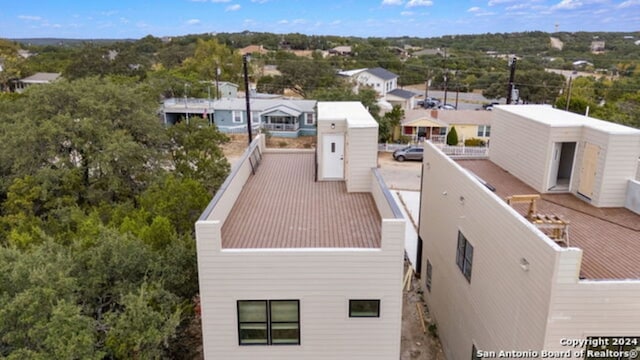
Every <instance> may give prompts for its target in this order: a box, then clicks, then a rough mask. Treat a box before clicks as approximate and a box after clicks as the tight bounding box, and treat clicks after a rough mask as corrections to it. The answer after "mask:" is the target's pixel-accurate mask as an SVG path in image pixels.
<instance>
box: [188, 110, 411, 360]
mask: <svg viewBox="0 0 640 360" xmlns="http://www.w3.org/2000/svg"><path fill="white" fill-rule="evenodd" d="M317 107H318V120H317V125H318V131H317V136H318V141H317V143H318V148H317V149H309V150H305V149H296V150H291V149H288V150H276V149H269V148H266V147H265V141H264V137H263V135H259V136H258V137H257V138H255V139H254V140H253V142H252V143H251V145H250V146H249V147H248V148H247V150H246V151H245V153H244V155H243V157H242V158H241V159H240V160H239V162H238V163H237V164H236V165H235V166H234V168H233V170H232V171H231V173H230V174H229V176H228V177H227V179H226V181H225V182H224V184H223V185H222V186H221V187H220V189H219V190H218V192H217V193H216V195H215V196H214V198H213V200H212V201H211V203H210V204H209V205H208V206H207V208H206V209H205V211H204V212H203V214H202V215H201V217H200V219H199V220H198V221H197V222H196V224H195V227H196V242H197V256H198V277H199V286H200V300H201V310H202V339H203V353H204V358H205V359H227V360H234V359H242V360H244V359H265V360H298V359H307V360H316V359H317V360H325V359H338V360H347V359H360V358H362V359H371V360H376V359H379V360H388V359H397V358H399V357H400V340H401V335H400V330H401V327H400V325H401V315H402V311H401V310H402V272H403V258H404V234H405V226H406V223H405V220H404V219H403V218H402V213H401V212H400V210H399V208H398V207H397V205H396V203H395V201H394V200H393V198H392V196H391V194H390V192H389V190H388V189H387V188H386V186H385V184H384V182H383V181H382V178H381V176H380V173H379V172H378V169H377V136H378V124H377V122H376V121H375V120H374V119H373V118H372V117H371V115H369V113H368V111H367V110H366V109H365V108H364V106H363V105H362V104H360V103H354V102H319V103H318V105H317ZM276 111H280V110H276Z"/></svg>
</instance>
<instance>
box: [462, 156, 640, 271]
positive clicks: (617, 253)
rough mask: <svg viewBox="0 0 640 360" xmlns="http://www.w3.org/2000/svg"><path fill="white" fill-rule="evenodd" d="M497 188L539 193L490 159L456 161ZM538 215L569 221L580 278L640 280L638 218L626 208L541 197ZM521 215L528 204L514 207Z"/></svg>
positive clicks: (506, 191) (558, 196) (503, 195)
mask: <svg viewBox="0 0 640 360" xmlns="http://www.w3.org/2000/svg"><path fill="white" fill-rule="evenodd" d="M456 162H457V163H458V164H460V165H461V166H462V167H464V168H466V169H468V170H471V171H473V172H474V173H475V174H476V175H478V176H479V177H480V178H482V179H483V180H485V181H486V182H488V183H489V184H491V185H492V186H494V187H495V188H496V191H495V193H496V195H498V196H499V197H500V198H502V199H505V198H506V197H507V196H510V195H526V194H538V192H536V191H535V190H533V189H532V188H531V187H529V186H528V185H526V184H525V183H523V182H522V181H520V180H518V179H517V178H516V177H514V176H513V175H511V174H510V173H508V172H507V171H505V170H503V169H502V168H500V167H499V166H498V165H496V164H494V163H492V162H490V161H489V160H457V161H456ZM537 207H538V210H537V212H538V213H540V214H549V215H551V214H552V215H558V216H560V217H561V218H562V219H563V220H565V221H569V245H570V246H571V247H577V248H580V249H582V250H583V256H582V267H581V269H580V276H581V277H583V278H586V279H593V280H596V279H640V215H637V214H635V213H633V212H631V211H629V210H627V209H625V208H597V207H594V206H591V205H589V204H587V203H586V202H584V201H582V200H580V199H578V198H577V197H575V196H574V195H573V194H541V200H539V201H538V202H537ZM514 208H515V209H516V210H517V211H518V212H519V213H520V214H522V215H523V216H525V215H526V212H527V210H528V205H527V204H515V205H514Z"/></svg>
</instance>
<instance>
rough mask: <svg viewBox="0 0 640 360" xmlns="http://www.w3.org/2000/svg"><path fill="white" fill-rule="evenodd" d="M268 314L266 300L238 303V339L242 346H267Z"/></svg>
mask: <svg viewBox="0 0 640 360" xmlns="http://www.w3.org/2000/svg"><path fill="white" fill-rule="evenodd" d="M267 324H268V314H267V301H266V300H242V301H238V338H239V339H240V345H266V344H268V343H269V337H268V333H267Z"/></svg>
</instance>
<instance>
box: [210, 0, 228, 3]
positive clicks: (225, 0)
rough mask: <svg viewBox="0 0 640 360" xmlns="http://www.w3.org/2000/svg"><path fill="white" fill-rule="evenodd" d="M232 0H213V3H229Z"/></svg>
mask: <svg viewBox="0 0 640 360" xmlns="http://www.w3.org/2000/svg"><path fill="white" fill-rule="evenodd" d="M230 1H231V0H211V2H212V3H228V2H230Z"/></svg>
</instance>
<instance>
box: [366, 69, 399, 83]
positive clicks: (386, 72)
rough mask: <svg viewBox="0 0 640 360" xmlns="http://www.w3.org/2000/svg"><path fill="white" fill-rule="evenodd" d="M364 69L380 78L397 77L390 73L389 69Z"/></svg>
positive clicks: (389, 78)
mask: <svg viewBox="0 0 640 360" xmlns="http://www.w3.org/2000/svg"><path fill="white" fill-rule="evenodd" d="M365 71H366V72H368V73H369V74H372V75H374V76H377V77H379V78H380V79H382V80H391V79H395V78H397V77H398V75H396V74H394V73H392V72H391V71H389V70H386V69H383V68H381V67H377V68H372V69H367V70H365Z"/></svg>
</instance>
